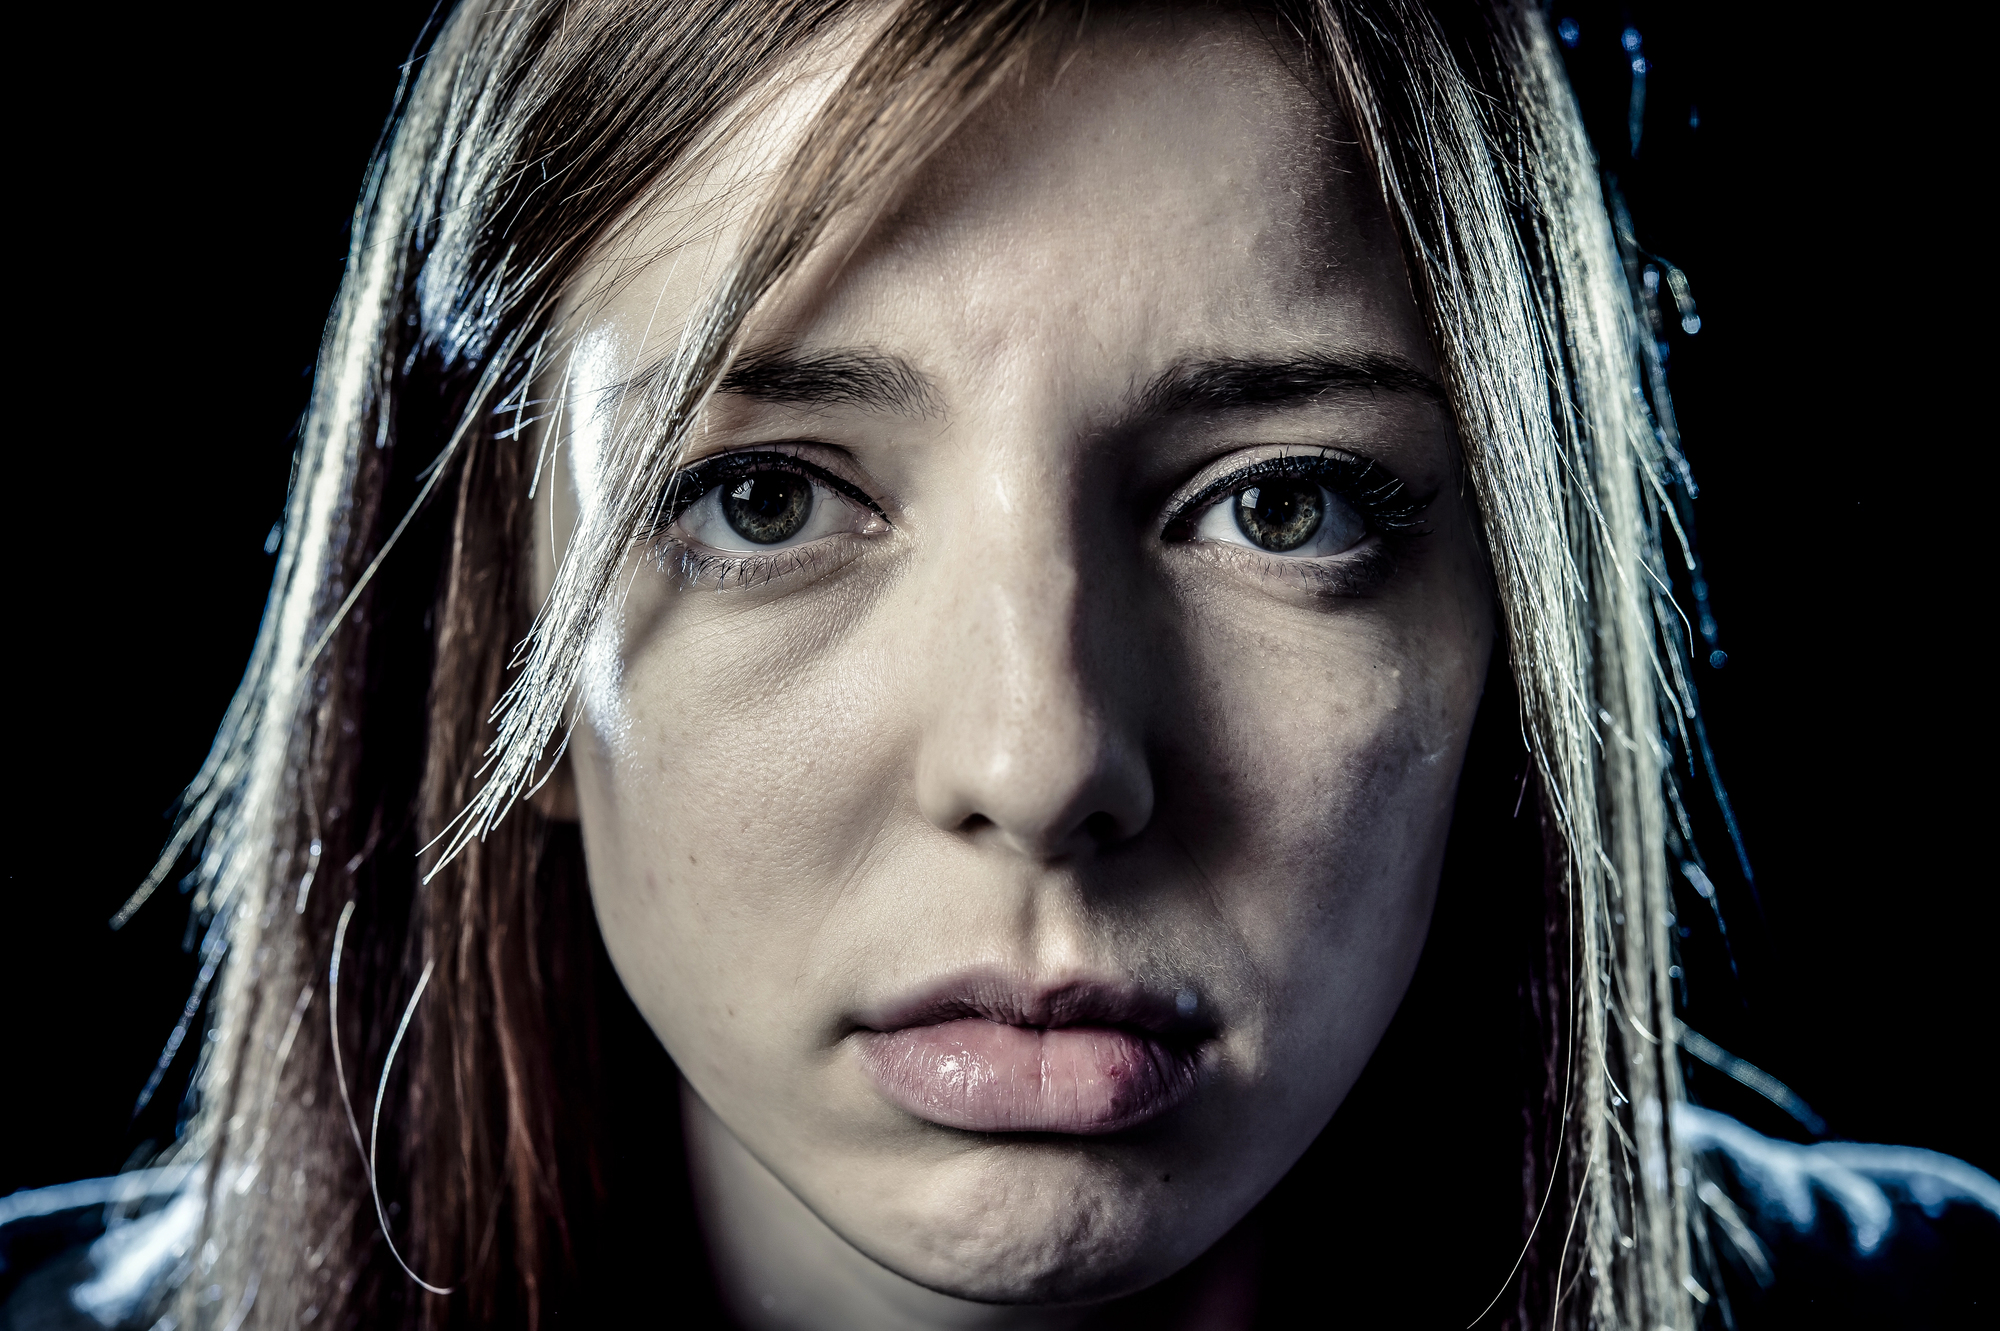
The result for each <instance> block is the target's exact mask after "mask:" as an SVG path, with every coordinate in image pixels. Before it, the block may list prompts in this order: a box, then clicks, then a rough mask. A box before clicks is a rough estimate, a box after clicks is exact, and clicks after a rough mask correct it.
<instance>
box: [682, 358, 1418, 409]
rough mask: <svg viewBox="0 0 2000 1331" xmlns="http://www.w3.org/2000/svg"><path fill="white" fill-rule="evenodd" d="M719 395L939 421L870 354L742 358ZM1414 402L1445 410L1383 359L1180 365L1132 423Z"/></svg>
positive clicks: (924, 382)
mask: <svg viewBox="0 0 2000 1331" xmlns="http://www.w3.org/2000/svg"><path fill="white" fill-rule="evenodd" d="M718 391H720V392H724V393H735V394H740V395H742V396H744V397H750V398H755V399H757V400H759V401H762V402H771V403H777V404H781V405H786V406H801V407H834V406H848V407H860V408H863V409H865V410H872V411H886V412H892V413H895V414H897V415H906V416H928V415H934V414H938V413H941V412H942V411H943V409H944V404H943V400H942V397H941V395H940V394H939V393H938V391H937V388H936V386H935V385H934V384H932V382H931V380H930V378H929V376H927V375H925V374H924V373H923V371H921V370H919V369H917V368H916V366H914V365H912V364H910V362H909V361H907V360H905V359H904V358H903V357H901V356H893V355H889V354H887V353H885V352H880V351H875V350H871V349H867V348H854V347H842V348H836V349H831V350H826V351H800V350H798V349H796V348H793V347H772V348H766V349H763V350H758V351H749V352H745V353H743V354H742V355H740V356H738V357H737V358H736V361H735V363H734V364H733V365H731V366H730V368H729V373H728V374H726V375H724V376H723V379H722V383H721V385H720V386H719V389H718ZM1372 391H1388V392H1398V393H1415V394H1418V395H1420V396H1423V397H1427V398H1430V399H1431V400H1433V401H1435V402H1436V403H1438V404H1439V405H1440V406H1442V405H1445V404H1446V402H1447V399H1446V397H1445V393H1444V389H1443V388H1442V387H1441V386H1440V385H1439V384H1438V382H1437V381H1436V380H1435V379H1433V378H1431V377H1430V376H1429V375H1427V374H1425V373H1424V372H1423V371H1422V370H1420V369H1418V368H1417V367H1416V365H1415V364H1413V363H1412V362H1411V361H1409V360H1407V359H1405V358H1404V357H1402V356H1397V355H1394V354H1391V353H1385V352H1378V351H1350V352H1314V353H1309V354H1306V355H1301V356H1285V357H1276V358H1271V359H1257V358H1248V357H1217V358H1209V359H1198V360H1195V359H1191V360H1182V361H1180V362H1178V363H1176V364H1174V365H1173V366H1170V367H1169V368H1168V369H1166V370H1165V371H1163V372H1161V373H1160V374H1158V375H1156V376H1155V377H1154V378H1153V380H1152V382H1151V383H1149V384H1148V385H1147V386H1146V388H1145V390H1144V391H1143V392H1141V393H1140V394H1139V397H1138V401H1137V403H1136V410H1135V412H1134V414H1135V415H1137V416H1141V417H1145V416H1165V415H1171V414H1174V413H1177V412H1185V411H1200V410H1208V411H1221V410H1228V409H1230V408H1245V407H1283V406H1292V405H1297V404H1301V403H1308V402H1312V401H1315V400H1317V399H1319V398H1322V397H1326V396H1330V395H1345V394H1352V393H1361V392H1372Z"/></svg>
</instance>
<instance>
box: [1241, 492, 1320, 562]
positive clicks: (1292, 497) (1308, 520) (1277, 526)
mask: <svg viewBox="0 0 2000 1331" xmlns="http://www.w3.org/2000/svg"><path fill="white" fill-rule="evenodd" d="M1325 496H1326V491H1325V490H1323V489H1321V488H1320V486H1319V485H1318V483H1316V482H1314V481H1310V480H1307V479H1305V478H1304V477H1299V476H1287V477H1272V478H1271V479H1269V480H1266V481H1264V482H1262V483H1260V484H1257V485H1252V486H1249V487H1247V488H1245V489H1243V490H1239V491H1237V493H1236V502H1235V504H1234V505H1233V507H1234V509H1235V513H1236V529H1237V530H1238V531H1240V532H1242V533H1243V535H1244V536H1246V537H1248V538H1249V540H1250V543H1251V544H1252V545H1255V546H1257V547H1258V548H1259V549H1263V550H1269V551H1272V552H1273V553H1277V554H1283V553H1286V552H1288V551H1291V550H1296V549H1298V548H1299V547H1300V546H1302V545H1304V544H1305V543H1306V542H1307V541H1310V540H1311V539H1312V538H1313V536H1314V535H1315V534H1316V533H1317V532H1318V531H1319V529H1320V525H1321V524H1322V523H1323V522H1324V521H1325V520H1326V498H1325Z"/></svg>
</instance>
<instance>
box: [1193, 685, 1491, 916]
mask: <svg viewBox="0 0 2000 1331" xmlns="http://www.w3.org/2000/svg"><path fill="white" fill-rule="evenodd" d="M1239 659H1241V658H1239ZM1404 660H1405V661H1407V658H1404ZM1261 665H1262V668H1260V669H1257V670H1255V671H1251V672H1244V675H1243V676H1242V677H1240V680H1239V682H1238V683H1236V684H1234V685H1232V686H1230V687H1227V688H1226V690H1225V692H1224V697H1225V698H1226V699H1227V701H1228V712H1229V714H1230V715H1229V720H1228V723H1227V724H1226V725H1225V726H1224V727H1221V728H1219V730H1218V731H1217V732H1215V733H1216V734H1217V737H1218V739H1220V740H1221V749H1220V751H1219V752H1215V751H1212V752H1211V753H1210V755H1209V756H1208V757H1207V758H1206V759H1205V760H1202V761H1201V762H1200V764H1199V766H1201V767H1206V768H1207V769H1208V770H1209V771H1212V772H1219V773H1223V774H1225V779H1223V780H1220V781H1216V782H1214V783H1213V784H1212V785H1211V786H1210V787H1209V789H1211V790H1214V791H1221V792H1226V793H1227V794H1226V798H1227V802H1228V804H1229V805H1230V806H1232V808H1231V809H1230V810H1229V811H1228V813H1227V814H1226V816H1225V818H1224V820H1223V821H1221V822H1220V823H1219V824H1218V825H1217V826H1218V830H1219V831H1221V832H1222V833H1223V838H1222V844H1219V845H1217V846H1216V847H1214V853H1215V854H1217V856H1218V857H1219V858H1221V859H1223V860H1224V861H1225V862H1232V863H1234V864H1236V865H1238V866H1239V871H1240V872H1243V873H1244V874H1246V875H1247V876H1250V877H1252V878H1254V880H1255V881H1256V883H1257V885H1258V890H1256V891H1255V892H1253V893H1248V894H1246V897H1245V900H1244V909H1245V910H1246V912H1248V913H1249V914H1250V915H1251V916H1252V918H1248V919H1242V920H1239V925H1240V926H1241V927H1243V928H1244V929H1245V930H1246V932H1251V933H1256V934H1262V935H1264V936H1265V938H1266V941H1267V942H1268V943H1270V945H1272V946H1273V947H1276V948H1278V949H1279V950H1281V951H1288V950H1289V948H1290V942H1289V941H1288V940H1296V939H1298V938H1299V937H1301V936H1303V935H1302V934H1301V931H1302V930H1303V931H1304V934H1310V935H1315V936H1319V937H1320V938H1321V939H1322V943H1321V944H1320V945H1324V940H1325V937H1326V935H1327V934H1329V933H1331V934H1332V935H1335V936H1337V937H1338V938H1339V939H1341V940H1343V941H1342V942H1341V945H1342V946H1346V945H1348V942H1349V941H1351V940H1348V939H1347V935H1349V934H1351V933H1352V932H1353V930H1354V929H1355V928H1356V926H1357V921H1358V920H1359V919H1360V918H1376V919H1382V918H1386V917H1387V916H1392V915H1396V914H1399V913H1402V912H1405V911H1412V910H1414V911H1418V912H1419V913H1421V908H1422V907H1423V906H1426V905H1427V904H1428V901H1429V893H1430V891H1431V889H1432V887H1433V885H1434V884H1433V876H1434V874H1435V871H1436V864H1437V862H1438V857H1439V854H1440V851H1441V847H1442V844H1443V840H1444V837H1445V834H1446V831H1447V830H1448V827H1449V822H1450V805H1451V795H1452V790H1453V788H1454V785H1455V781H1456V776H1457V769H1458V763H1459V760H1460V757H1461V755H1462V752H1463V743H1464V741H1463V735H1464V732H1465V731H1466V729H1467V728H1468V727H1469V724H1470V722H1469V716H1461V715H1460V713H1461V712H1463V711H1465V710H1466V708H1465V707H1464V706H1463V704H1462V702H1460V700H1458V699H1457V698H1456V697H1455V693H1456V690H1455V688H1454V687H1453V683H1454V681H1453V680H1452V679H1451V678H1449V677H1448V676H1441V675H1440V674H1439V672H1435V671H1430V670H1423V669H1417V668H1414V667H1413V666H1412V665H1410V664H1398V663H1397V662H1396V661H1394V660H1383V659H1382V658H1381V657H1379V656H1376V655H1374V654H1372V653H1366V652H1347V653H1335V652H1328V653H1323V654H1322V655H1320V656H1318V657H1312V656H1302V655H1301V654H1300V653H1297V652H1294V651H1291V650H1289V649H1278V650H1271V651H1267V652H1266V653H1264V654H1263V656H1262V660H1261ZM1385 913H1386V915H1385ZM1256 916H1262V917H1263V918H1261V919H1257V918H1255V917H1256Z"/></svg>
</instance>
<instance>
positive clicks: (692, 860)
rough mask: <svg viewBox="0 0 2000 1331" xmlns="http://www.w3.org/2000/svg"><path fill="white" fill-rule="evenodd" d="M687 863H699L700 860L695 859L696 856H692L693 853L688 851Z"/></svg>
mask: <svg viewBox="0 0 2000 1331" xmlns="http://www.w3.org/2000/svg"><path fill="white" fill-rule="evenodd" d="M688 863H689V864H699V863H701V861H700V860H697V859H696V858H695V857H694V854H693V853H692V852H689V854H688Z"/></svg>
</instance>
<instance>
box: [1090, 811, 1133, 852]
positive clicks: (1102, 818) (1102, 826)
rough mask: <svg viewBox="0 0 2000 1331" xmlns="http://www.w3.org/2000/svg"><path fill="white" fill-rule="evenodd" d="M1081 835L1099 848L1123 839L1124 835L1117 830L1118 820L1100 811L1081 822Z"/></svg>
mask: <svg viewBox="0 0 2000 1331" xmlns="http://www.w3.org/2000/svg"><path fill="white" fill-rule="evenodd" d="M1083 834H1084V835H1085V836H1087V837H1089V838H1090V840H1091V841H1092V842H1094V843H1096V844H1097V845H1100V846H1108V845H1110V844H1111V843H1112V842H1114V841H1121V840H1123V839H1124V834H1123V833H1121V832H1120V831H1119V830H1118V820H1117V819H1116V818H1113V817H1112V816H1111V815H1110V814H1108V813H1106V812H1104V811H1103V810H1102V809H1099V810H1098V811H1097V812H1096V813H1093V814H1091V815H1090V817H1088V818H1086V819H1084V820H1083Z"/></svg>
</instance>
